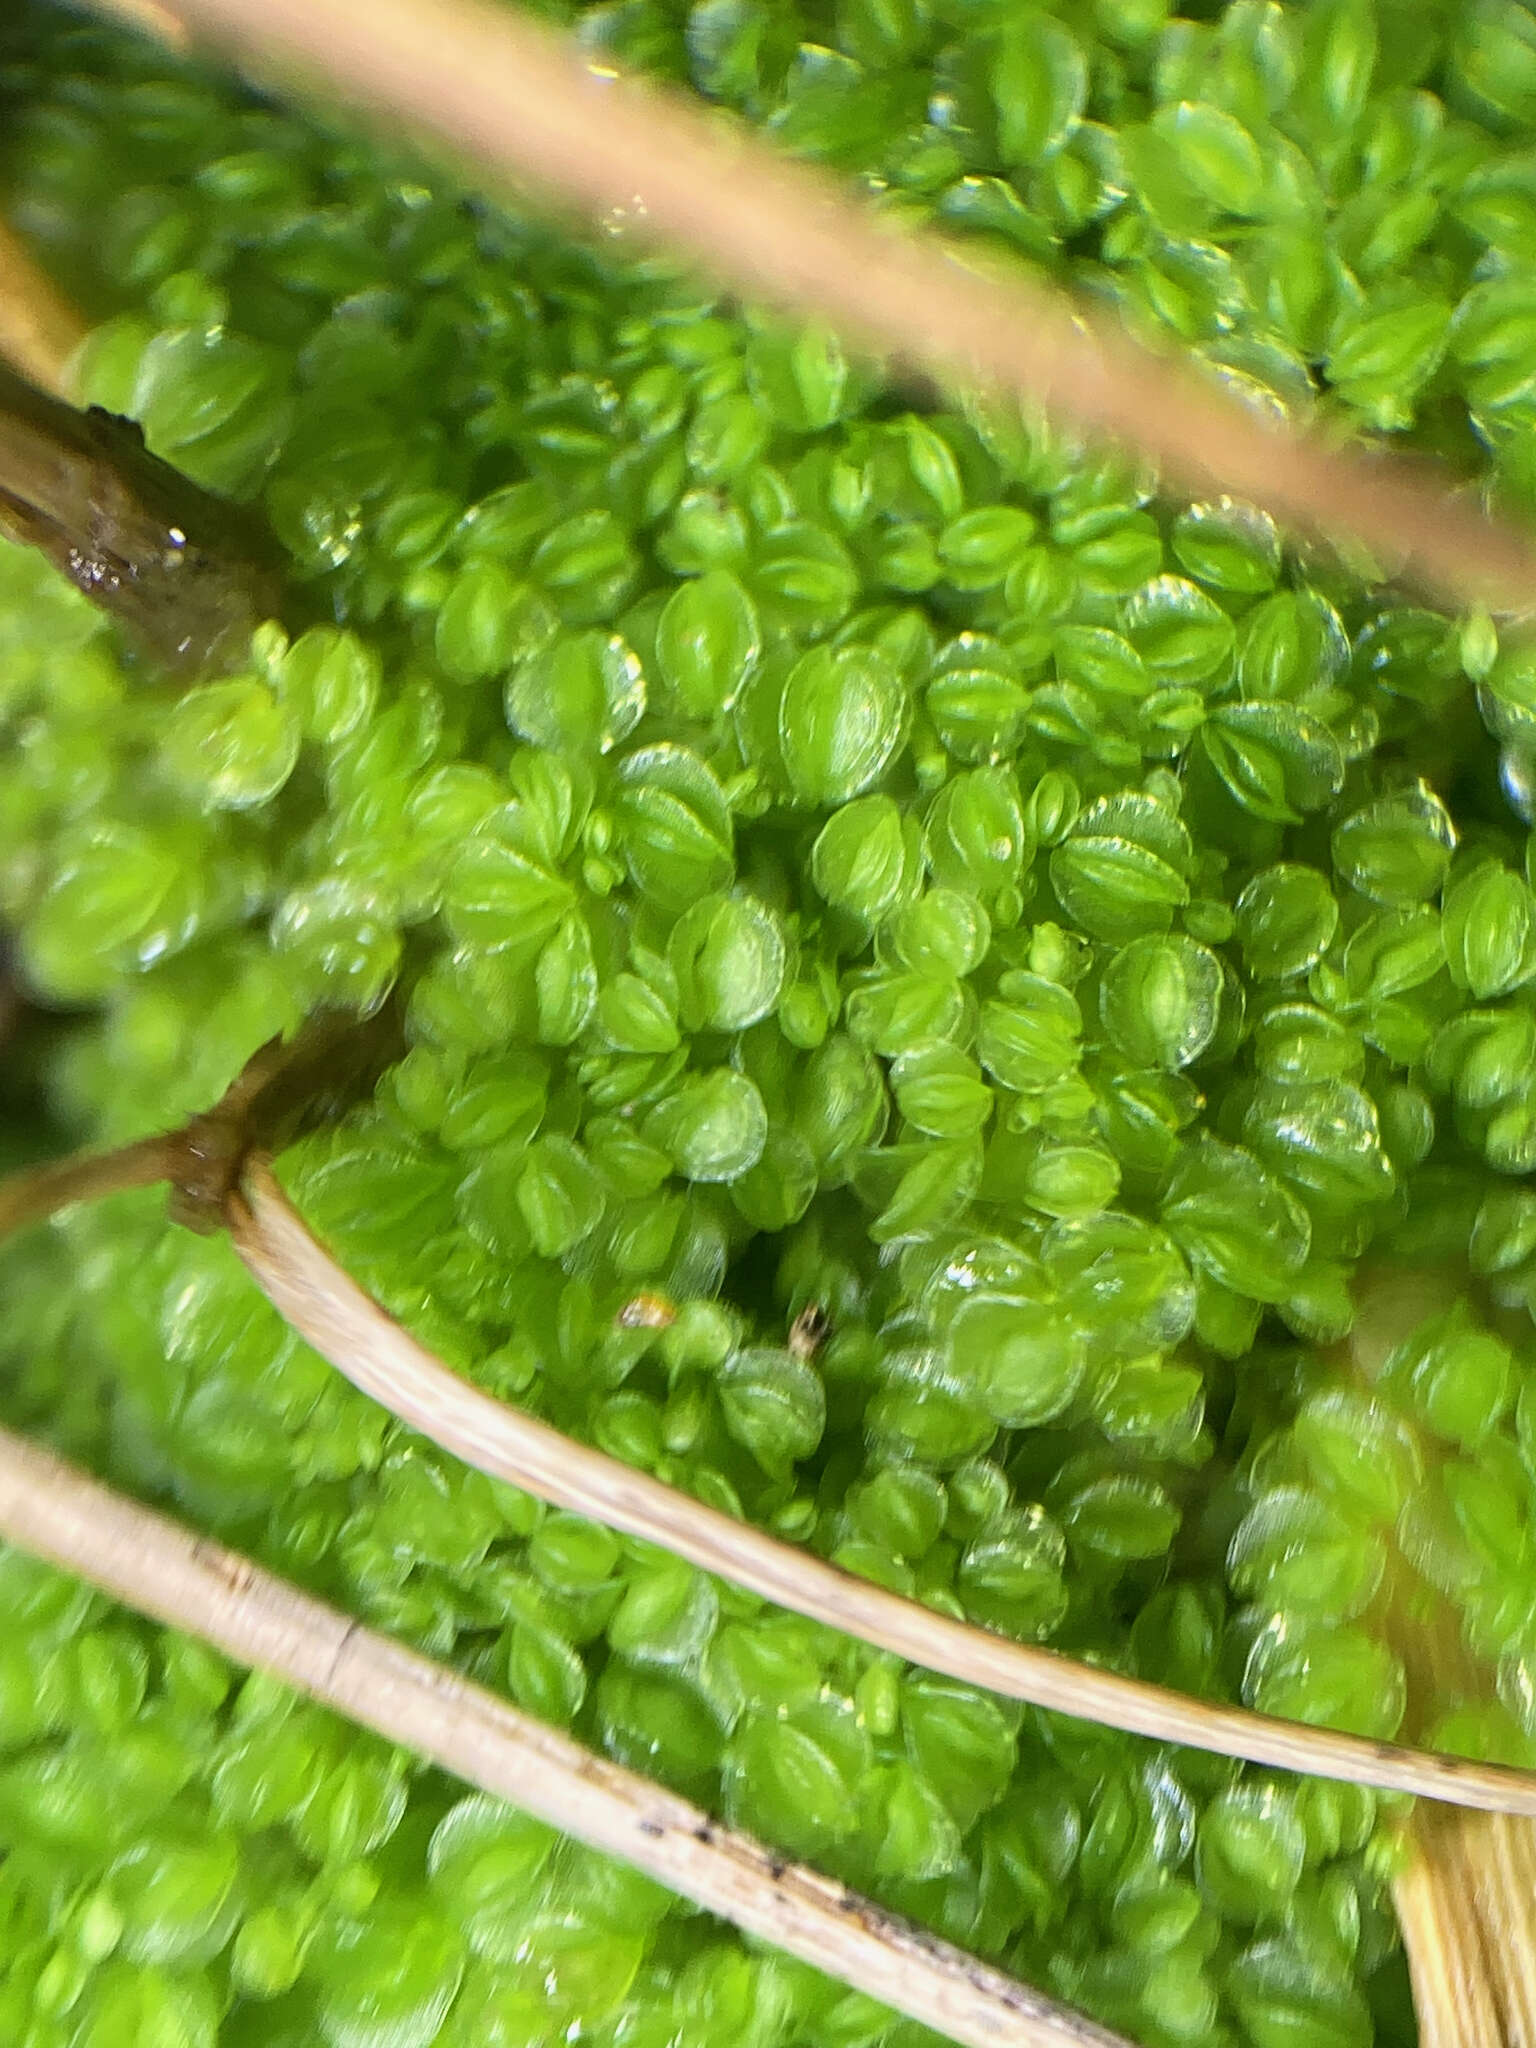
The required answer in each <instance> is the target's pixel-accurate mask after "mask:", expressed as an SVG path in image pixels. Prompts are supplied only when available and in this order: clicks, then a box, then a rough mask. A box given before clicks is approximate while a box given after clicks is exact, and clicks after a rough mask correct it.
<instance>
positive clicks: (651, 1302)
mask: <svg viewBox="0 0 1536 2048" xmlns="http://www.w3.org/2000/svg"><path fill="white" fill-rule="evenodd" d="M614 1321H615V1322H616V1323H617V1324H618V1326H619V1328H620V1329H621V1330H667V1329H670V1328H671V1327H672V1325H673V1324H674V1323H675V1322H676V1321H677V1310H676V1309H675V1308H674V1307H673V1305H672V1303H671V1302H670V1301H668V1299H667V1297H666V1296H665V1295H664V1294H635V1295H631V1297H630V1298H629V1300H628V1301H626V1302H625V1304H624V1306H623V1307H622V1308H621V1309H620V1310H619V1312H618V1314H617V1316H615V1318H614Z"/></svg>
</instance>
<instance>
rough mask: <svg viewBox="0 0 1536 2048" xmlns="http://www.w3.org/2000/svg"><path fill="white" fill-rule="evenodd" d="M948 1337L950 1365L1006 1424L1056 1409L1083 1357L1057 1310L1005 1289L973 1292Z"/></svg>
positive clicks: (1047, 1415)
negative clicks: (1010, 1294) (993, 1292)
mask: <svg viewBox="0 0 1536 2048" xmlns="http://www.w3.org/2000/svg"><path fill="white" fill-rule="evenodd" d="M950 1343H951V1347H952V1351H951V1358H952V1369H953V1371H954V1372H955V1373H956V1375H957V1376H958V1377H959V1378H961V1379H962V1380H963V1381H964V1382H966V1383H968V1384H969V1385H971V1386H973V1387H974V1388H975V1390H976V1398H977V1399H978V1400H979V1402H980V1403H981V1405H982V1407H983V1408H985V1409H986V1411H987V1413H988V1414H989V1415H991V1416H992V1417H993V1418H994V1419H995V1420H996V1421H998V1422H1001V1423H1004V1424H1006V1425H1007V1426H1009V1427H1010V1428H1018V1427H1021V1426H1024V1425H1027V1424H1033V1423H1040V1422H1048V1421H1049V1420H1050V1419H1051V1417H1052V1416H1054V1415H1057V1414H1059V1413H1060V1411H1061V1410H1062V1409H1063V1408H1064V1407H1065V1406H1066V1404H1067V1402H1068V1401H1069V1400H1070V1399H1071V1398H1072V1395H1073V1393H1074V1392H1075V1391H1076V1388H1077V1384H1078V1381H1079V1380H1080V1379H1081V1377H1082V1373H1083V1367H1084V1363H1085V1354H1084V1346H1083V1342H1082V1338H1081V1336H1080V1335H1079V1334H1078V1333H1077V1332H1075V1331H1074V1330H1073V1328H1072V1325H1071V1323H1070V1322H1069V1321H1068V1320H1067V1318H1066V1317H1065V1316H1063V1315H1062V1314H1061V1312H1060V1311H1059V1310H1057V1309H1052V1308H1044V1307H1041V1306H1039V1305H1038V1304H1036V1303H1033V1302H1029V1301H1025V1300H1020V1299H1017V1298H1010V1297H1008V1296H1006V1295H988V1294H976V1295H974V1296H972V1297H971V1299H969V1300H968V1301H967V1302H966V1303H965V1304H964V1306H963V1307H962V1308H961V1310H960V1312H959V1314H958V1315H957V1316H956V1317H955V1319H954V1322H953V1323H952V1324H951V1326H950Z"/></svg>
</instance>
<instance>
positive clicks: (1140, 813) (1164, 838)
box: [1051, 792, 1190, 944]
mask: <svg viewBox="0 0 1536 2048" xmlns="http://www.w3.org/2000/svg"><path fill="white" fill-rule="evenodd" d="M1189 853H1190V849H1189V835H1188V833H1187V832H1186V831H1185V830H1184V828H1183V826H1182V825H1181V824H1180V823H1179V821H1178V819H1177V817H1175V816H1174V815H1173V814H1172V813H1171V812H1170V811H1168V810H1166V809H1165V808H1164V806H1163V805H1162V804H1160V803H1159V802H1157V800H1156V799H1155V798H1153V797H1149V796H1144V795H1141V794H1140V793H1139V792H1126V793H1124V794H1122V795H1119V796H1115V797H1104V798H1101V799H1100V800H1099V802H1098V803H1096V804H1093V805H1091V806H1090V807H1089V809H1088V810H1086V811H1085V812H1084V813H1083V815H1082V816H1081V817H1080V818H1079V819H1078V821H1077V823H1076V825H1075V826H1074V827H1073V829H1072V832H1071V834H1070V835H1069V836H1068V838H1067V839H1066V840H1064V841H1063V843H1062V844H1061V845H1060V846H1058V847H1057V849H1056V851H1055V852H1054V853H1053V854H1052V855H1051V885H1052V887H1053V888H1054V889H1055V891H1056V895H1057V898H1058V900H1059V901H1060V903H1061V906H1062V909H1063V910H1064V911H1065V912H1066V913H1067V915H1068V916H1069V917H1070V918H1071V919H1072V920H1073V921H1074V922H1075V923H1077V924H1080V925H1081V926H1082V928H1083V929H1084V930H1085V931H1086V932H1088V933H1089V935H1090V936H1091V937H1093V938H1096V939H1106V940H1109V941H1111V942H1112V943H1117V944H1118V943H1123V942H1124V941H1125V940H1127V939H1131V938H1135V937H1136V936H1137V935H1138V934H1139V933H1141V932H1144V931H1146V930H1147V929H1148V928H1149V927H1150V928H1152V929H1153V930H1157V929H1159V928H1163V927H1166V926H1167V924H1168V922H1169V920H1170V919H1171V917H1172V914H1173V912H1174V910H1175V909H1177V908H1178V906H1179V905H1181V904H1183V903H1186V902H1187V901H1188V900H1189V884H1188V882H1187V881H1186V880H1185V871H1186V869H1187V867H1188V864H1189Z"/></svg>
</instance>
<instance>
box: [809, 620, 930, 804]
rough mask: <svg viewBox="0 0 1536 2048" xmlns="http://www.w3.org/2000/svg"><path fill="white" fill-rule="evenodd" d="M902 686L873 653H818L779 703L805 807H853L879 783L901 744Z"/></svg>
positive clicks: (852, 650) (854, 649)
mask: <svg viewBox="0 0 1536 2048" xmlns="http://www.w3.org/2000/svg"><path fill="white" fill-rule="evenodd" d="M902 725H903V719H902V705H901V693H900V688H899V684H898V679H897V677H896V676H895V674H894V673H893V672H892V671H891V669H890V668H889V666H888V665H887V664H886V663H885V662H884V661H883V660H882V659H881V658H880V657H879V656H878V655H877V654H876V653H875V652H874V651H873V650H872V649H870V650H862V649H857V648H847V649H844V650H842V651H841V652H840V653H832V652H830V651H828V650H825V649H820V648H818V649H816V650H815V651H814V652H812V653H810V654H807V655H805V656H804V657H803V658H802V659H801V660H800V661H799V662H797V663H796V665H795V667H794V668H793V669H792V670H791V671H790V673H789V676H788V678H787V679H786V681H785V684H784V694H783V696H782V697H781V699H780V701H779V746H780V750H781V753H782V757H783V761H784V769H785V773H786V774H787V775H788V777H789V784H790V787H791V789H792V790H793V791H794V793H795V795H796V796H797V797H798V798H799V800H800V801H801V802H802V803H806V804H814V805H833V804H841V803H846V802H847V801H848V799H849V798H850V797H855V796H858V795H859V794H860V792H861V791H863V790H866V789H868V788H869V786H870V784H871V783H873V782H876V781H878V780H879V778H880V776H881V774H882V773H883V772H884V770H885V767H886V764H887V763H888V762H889V760H890V759H891V756H892V755H893V754H894V753H895V751H896V749H897V747H898V746H899V745H900V743H901V737H902Z"/></svg>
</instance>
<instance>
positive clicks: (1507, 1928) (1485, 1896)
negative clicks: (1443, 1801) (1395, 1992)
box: [1394, 1808, 1536, 2048]
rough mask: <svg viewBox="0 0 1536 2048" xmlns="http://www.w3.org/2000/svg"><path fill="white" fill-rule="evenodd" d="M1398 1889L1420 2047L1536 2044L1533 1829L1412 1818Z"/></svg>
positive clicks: (1423, 1814)
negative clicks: (1417, 2019) (1404, 1864)
mask: <svg viewBox="0 0 1536 2048" xmlns="http://www.w3.org/2000/svg"><path fill="white" fill-rule="evenodd" d="M1409 1841H1410V1857H1409V1861H1408V1864H1407V1866H1406V1868H1405V1869H1404V1870H1403V1872H1402V1874H1401V1875H1400V1876H1399V1878H1398V1880H1397V1883H1396V1886H1395V1890H1394V1896H1395V1902H1396V1906H1397V1917H1398V1923H1399V1925H1400V1926H1401V1928H1402V1930H1403V1942H1404V1946H1405V1947H1406V1949H1407V1952H1408V1969H1409V1974H1410V1976H1411V1978H1412V1980H1413V2004H1414V2010H1415V2012H1416V2013H1417V2014H1418V2018H1419V2039H1420V2043H1421V2048H1536V1825H1533V1824H1532V1822H1530V1821H1528V1820H1516V1819H1513V1818H1511V1817H1510V1816H1509V1815H1508V1814H1489V1813H1478V1814H1469V1813H1450V1812H1446V1811H1444V1810H1443V1809H1430V1808H1425V1809H1423V1810H1421V1811H1420V1812H1418V1813H1416V1814H1415V1815H1414V1820H1413V1827H1412V1830H1411V1832H1410V1837H1409Z"/></svg>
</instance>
